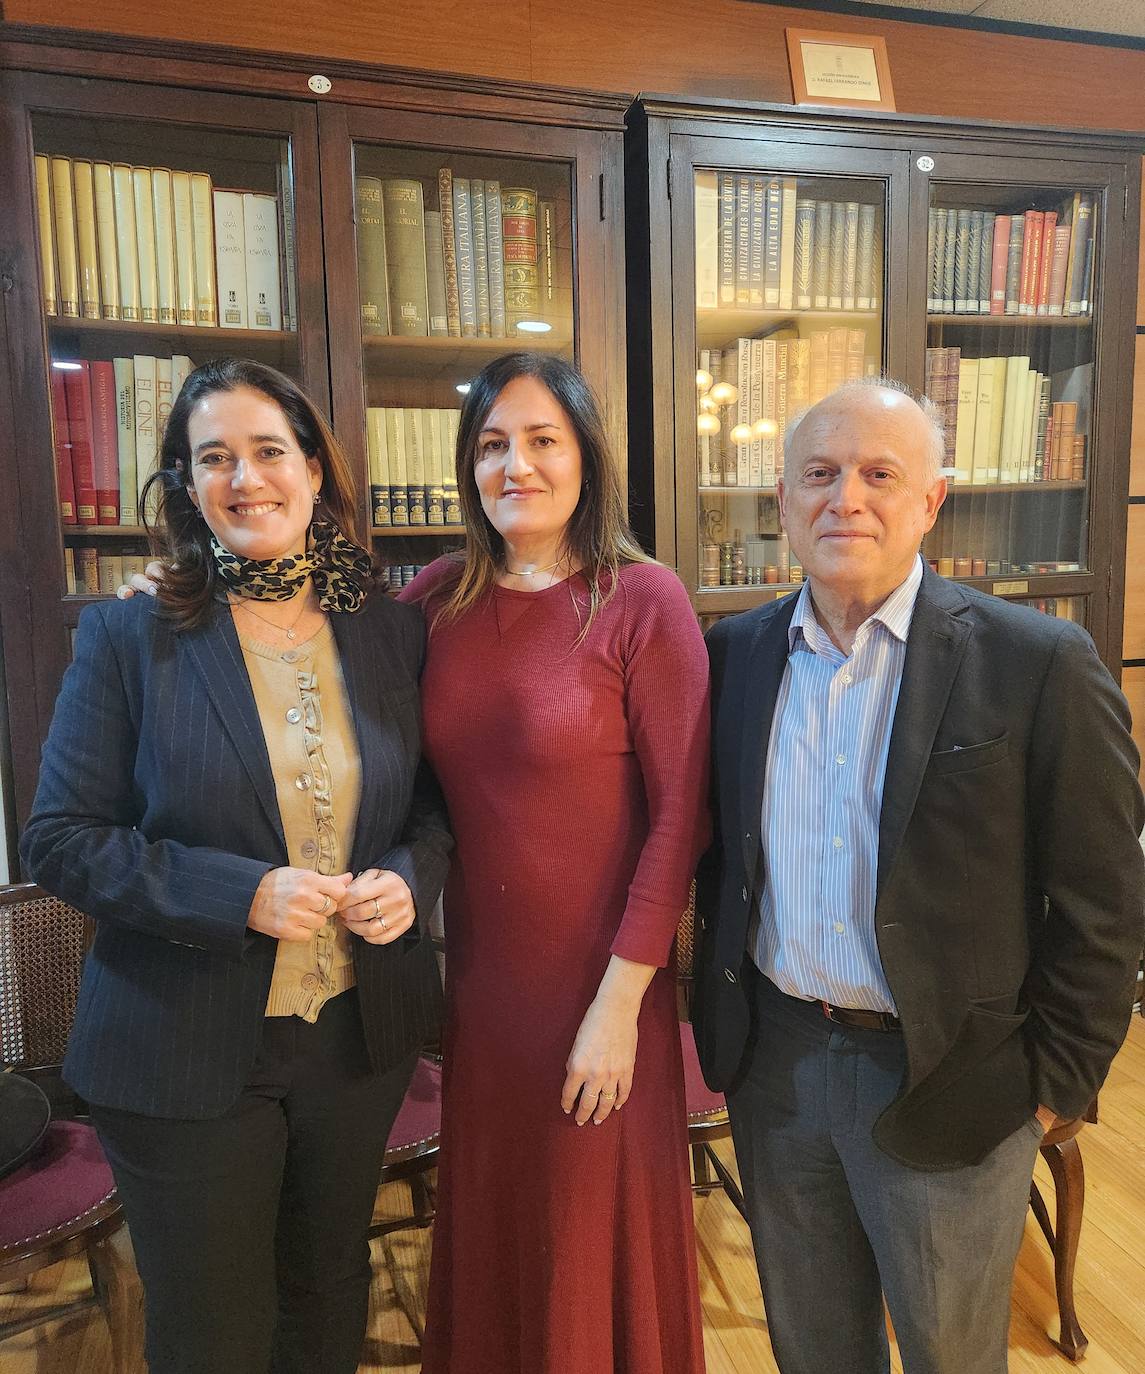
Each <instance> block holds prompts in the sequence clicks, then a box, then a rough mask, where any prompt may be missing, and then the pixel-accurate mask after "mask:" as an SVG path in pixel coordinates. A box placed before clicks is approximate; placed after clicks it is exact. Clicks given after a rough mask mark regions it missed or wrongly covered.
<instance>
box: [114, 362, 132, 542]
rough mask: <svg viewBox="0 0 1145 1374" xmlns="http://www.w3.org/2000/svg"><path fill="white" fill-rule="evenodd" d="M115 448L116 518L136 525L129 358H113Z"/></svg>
mask: <svg viewBox="0 0 1145 1374" xmlns="http://www.w3.org/2000/svg"><path fill="white" fill-rule="evenodd" d="M112 369H113V371H114V373H115V447H116V450H117V452H118V454H119V520H120V523H121V524H123V525H138V524H139V508H138V499H139V479H138V474H137V472H136V466H135V369H134V367H133V366H132V362H131V359H130V358H116V359H115V360H114V361H113V363H112Z"/></svg>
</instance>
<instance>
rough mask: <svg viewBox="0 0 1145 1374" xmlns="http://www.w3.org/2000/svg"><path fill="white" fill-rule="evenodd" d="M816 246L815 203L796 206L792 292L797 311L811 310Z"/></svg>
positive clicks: (811, 201)
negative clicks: (812, 271)
mask: <svg viewBox="0 0 1145 1374" xmlns="http://www.w3.org/2000/svg"><path fill="white" fill-rule="evenodd" d="M814 246H815V202H814V201H813V200H800V201H797V202H796V206H795V272H794V281H793V284H792V290H793V295H794V304H795V309H796V310H810V309H811V266H812V258H813V253H814Z"/></svg>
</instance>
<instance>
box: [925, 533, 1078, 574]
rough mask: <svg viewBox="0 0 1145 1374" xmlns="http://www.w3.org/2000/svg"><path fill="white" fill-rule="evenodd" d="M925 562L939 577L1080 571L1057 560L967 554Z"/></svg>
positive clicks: (950, 555) (947, 555)
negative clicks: (1043, 560) (1041, 560)
mask: <svg viewBox="0 0 1145 1374" xmlns="http://www.w3.org/2000/svg"><path fill="white" fill-rule="evenodd" d="M928 542H929V541H928ZM926 561H927V562H928V563H929V564H930V566H931V567H932V568H933V569H934V571H935V572H936V573H938V574H939V576H940V577H1012V576H1014V575H1015V574H1022V575H1024V576H1028V575H1029V574H1030V573H1035V574H1037V573H1041V574H1042V575H1043V576H1045V575H1047V574H1050V575H1052V574H1054V573H1075V572H1080V571H1081V564H1080V563H1069V562H1065V561H1062V560H1058V559H1055V560H1053V561H1050V562H1040V561H1039V562H1024V563H1023V562H1018V561H1015V560H1013V559H1005V558H999V559H995V558H989V559H987V558H972V557H971V556H970V554H968V553H964V554H944V555H943V556H942V557H941V558H927V560H926Z"/></svg>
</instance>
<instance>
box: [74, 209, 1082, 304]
mask: <svg viewBox="0 0 1145 1374" xmlns="http://www.w3.org/2000/svg"><path fill="white" fill-rule="evenodd" d="M77 213H78V205H77ZM1092 215H1093V200H1092V198H1091V197H1090V196H1089V195H1086V194H1084V193H1083V194H1082V195H1081V196H1080V197H1079V198H1078V205H1077V213H1076V215H1075V216H1074V221H1073V239H1072V242H1071V243H1070V262H1069V272H1068V275H1067V277H1066V309H1065V313H1066V314H1067V315H1080V314H1082V313H1083V312H1082V304H1081V303H1082V301H1083V300H1084V299H1085V294H1086V287H1085V251H1086V242H1087V240H1088V238H1089V224H1090V219H1091V217H1092ZM81 239H82V235H81ZM81 275H82V253H81Z"/></svg>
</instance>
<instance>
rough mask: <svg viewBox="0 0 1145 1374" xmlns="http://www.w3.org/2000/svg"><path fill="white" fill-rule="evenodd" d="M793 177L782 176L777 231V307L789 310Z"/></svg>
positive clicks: (792, 265) (792, 273)
mask: <svg viewBox="0 0 1145 1374" xmlns="http://www.w3.org/2000/svg"><path fill="white" fill-rule="evenodd" d="M795 192H796V182H795V178H794V177H784V178H783V193H782V198H781V202H780V203H781V205H782V206H783V210H782V217H781V219H780V231H779V308H780V310H790V309H791V308H792V305H793V303H794V284H795V200H796V195H795Z"/></svg>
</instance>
